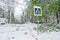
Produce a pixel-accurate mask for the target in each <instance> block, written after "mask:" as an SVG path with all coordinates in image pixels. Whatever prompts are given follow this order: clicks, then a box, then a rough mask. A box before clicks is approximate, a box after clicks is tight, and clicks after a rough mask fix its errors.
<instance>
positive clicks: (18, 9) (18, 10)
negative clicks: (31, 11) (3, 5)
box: [14, 0, 26, 19]
mask: <svg viewBox="0 0 60 40" xmlns="http://www.w3.org/2000/svg"><path fill="white" fill-rule="evenodd" d="M17 1H18V3H21V4H24V5H25V4H26V3H25V2H24V0H17ZM24 5H19V4H18V5H17V6H16V7H15V14H14V15H15V18H17V19H18V18H19V19H20V17H21V15H22V12H23V11H22V10H23V9H25V7H26V6H24Z"/></svg>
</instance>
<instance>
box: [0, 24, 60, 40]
mask: <svg viewBox="0 0 60 40" xmlns="http://www.w3.org/2000/svg"><path fill="white" fill-rule="evenodd" d="M34 27H37V24H34V23H28V24H6V25H0V40H60V32H44V33H41V32H39V35H38V33H37V31H36V30H33V28H34Z"/></svg>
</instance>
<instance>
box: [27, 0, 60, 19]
mask: <svg viewBox="0 0 60 40" xmlns="http://www.w3.org/2000/svg"><path fill="white" fill-rule="evenodd" d="M34 5H36V6H41V7H42V13H43V16H40V19H39V20H42V18H43V19H46V18H47V17H49V16H50V15H51V13H52V12H53V14H54V15H56V12H57V10H58V8H59V7H60V0H30V4H29V6H28V8H27V13H34V11H33V6H34Z"/></svg>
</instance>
